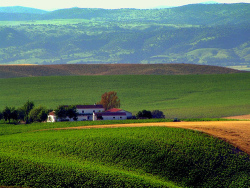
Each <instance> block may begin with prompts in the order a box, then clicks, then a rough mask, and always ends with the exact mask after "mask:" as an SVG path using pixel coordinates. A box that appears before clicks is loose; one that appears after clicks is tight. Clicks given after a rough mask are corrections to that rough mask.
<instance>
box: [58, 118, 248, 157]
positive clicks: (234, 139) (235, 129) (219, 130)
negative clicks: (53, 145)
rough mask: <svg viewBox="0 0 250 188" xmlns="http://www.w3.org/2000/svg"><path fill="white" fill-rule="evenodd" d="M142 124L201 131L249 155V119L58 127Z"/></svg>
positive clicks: (104, 126)
mask: <svg viewBox="0 0 250 188" xmlns="http://www.w3.org/2000/svg"><path fill="white" fill-rule="evenodd" d="M143 126H165V127H177V128H184V129H192V130H197V131H201V132H204V133H207V134H209V135H212V136H215V137H218V138H220V139H223V140H225V141H227V142H229V143H230V144H232V145H234V146H235V147H237V148H239V149H240V150H242V151H244V152H246V153H248V154H249V155H250V121H206V122H159V123H136V124H114V125H94V126H82V127H68V128H59V129H91V128H118V127H143ZM59 129H57V130H59Z"/></svg>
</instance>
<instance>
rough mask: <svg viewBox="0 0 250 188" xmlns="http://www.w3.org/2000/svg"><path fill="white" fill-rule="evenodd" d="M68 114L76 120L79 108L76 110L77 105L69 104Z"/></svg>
mask: <svg viewBox="0 0 250 188" xmlns="http://www.w3.org/2000/svg"><path fill="white" fill-rule="evenodd" d="M66 114H67V116H68V117H69V119H71V118H74V120H76V118H77V110H76V106H73V105H72V106H68V107H67V108H66Z"/></svg>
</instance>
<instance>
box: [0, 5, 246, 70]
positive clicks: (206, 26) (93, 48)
mask: <svg viewBox="0 0 250 188" xmlns="http://www.w3.org/2000/svg"><path fill="white" fill-rule="evenodd" d="M249 10H250V5H249V4H244V3H240V4H216V5H202V4H199V5H187V6H182V7H175V8H168V9H148V10H138V9H117V10H106V9H80V8H72V9H62V10H56V11H52V12H46V13H44V14H24V13H22V14H21V13H13V14H11V13H1V12H0V20H1V21H0V36H1V41H2V42H1V44H0V64H78V63H79V64H80V63H81V64H86V63H143V64H152V63H193V64H204V65H218V66H246V68H249V67H250V61H249V53H248V51H249V44H250V42H249V41H250V36H249V33H250V29H249V27H248V25H249V19H248V18H249V17H250V13H249V12H250V11H249ZM25 17H27V18H25ZM9 19H11V20H9ZM14 41H17V42H16V43H15V42H14ZM197 52H199V53H197ZM200 52H203V53H200Z"/></svg>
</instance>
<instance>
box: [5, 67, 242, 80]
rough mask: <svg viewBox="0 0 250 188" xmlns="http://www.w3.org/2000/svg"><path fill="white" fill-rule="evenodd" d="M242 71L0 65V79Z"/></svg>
mask: <svg viewBox="0 0 250 188" xmlns="http://www.w3.org/2000/svg"><path fill="white" fill-rule="evenodd" d="M240 72H242V71H239V70H234V69H229V68H225V67H217V66H207V65H193V64H72V65H67V64H63V65H29V66H28V65H0V78H15V77H34V76H69V75H75V76H80V75H187V74H228V73H240Z"/></svg>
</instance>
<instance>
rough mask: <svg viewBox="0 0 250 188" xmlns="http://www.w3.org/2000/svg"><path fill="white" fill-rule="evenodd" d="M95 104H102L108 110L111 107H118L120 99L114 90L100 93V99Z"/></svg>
mask: <svg viewBox="0 0 250 188" xmlns="http://www.w3.org/2000/svg"><path fill="white" fill-rule="evenodd" d="M97 104H101V105H103V108H104V109H105V111H106V110H109V109H111V108H119V107H120V99H119V98H118V97H117V93H116V92H115V91H110V92H106V93H104V94H103V95H102V97H101V101H100V102H98V103H97Z"/></svg>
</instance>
